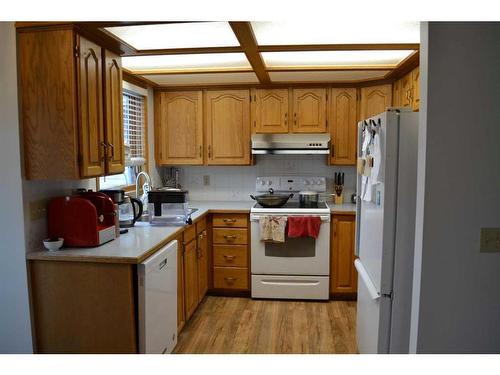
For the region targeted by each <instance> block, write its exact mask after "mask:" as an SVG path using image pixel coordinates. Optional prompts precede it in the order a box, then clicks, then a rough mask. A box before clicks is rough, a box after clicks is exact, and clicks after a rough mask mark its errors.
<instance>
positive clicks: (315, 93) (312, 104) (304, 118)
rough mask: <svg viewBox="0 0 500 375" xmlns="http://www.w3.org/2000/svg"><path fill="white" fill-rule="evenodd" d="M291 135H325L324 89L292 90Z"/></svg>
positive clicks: (325, 96)
mask: <svg viewBox="0 0 500 375" xmlns="http://www.w3.org/2000/svg"><path fill="white" fill-rule="evenodd" d="M292 96H293V122H292V132H293V133H325V132H326V131H327V126H326V98H327V95H326V89H324V88H319V89H293V90H292Z"/></svg>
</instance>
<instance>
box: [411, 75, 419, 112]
mask: <svg viewBox="0 0 500 375" xmlns="http://www.w3.org/2000/svg"><path fill="white" fill-rule="evenodd" d="M411 81H412V92H411V98H412V103H411V107H412V109H413V110H414V111H418V110H419V109H420V67H418V66H417V67H416V68H415V69H413V71H412V72H411Z"/></svg>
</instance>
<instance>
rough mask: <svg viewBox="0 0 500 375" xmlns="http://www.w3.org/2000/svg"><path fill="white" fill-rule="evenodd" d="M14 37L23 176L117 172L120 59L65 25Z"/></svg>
mask: <svg viewBox="0 0 500 375" xmlns="http://www.w3.org/2000/svg"><path fill="white" fill-rule="evenodd" d="M17 37H18V38H17V42H18V43H17V46H18V71H19V91H20V98H21V100H20V113H21V127H22V134H23V150H24V151H23V152H24V162H25V168H24V171H25V177H26V178H27V179H33V180H47V179H54V180H63V179H80V178H89V177H97V176H101V175H104V174H105V173H109V174H113V173H121V172H123V169H124V165H123V159H124V157H123V146H122V144H123V131H122V130H118V127H119V126H118V124H120V123H121V103H122V98H121V60H120V57H119V56H118V55H115V54H112V53H109V51H106V50H105V49H104V48H103V47H102V46H100V45H99V44H96V43H94V42H92V41H90V40H88V39H86V38H84V37H82V36H80V35H79V34H78V33H76V32H75V31H74V30H73V29H72V28H71V27H68V28H62V29H50V28H48V29H43V30H37V29H33V28H29V29H23V28H19V29H18V35H17ZM104 97H105V98H106V99H104ZM105 123H106V125H107V128H105ZM122 126H123V125H122Z"/></svg>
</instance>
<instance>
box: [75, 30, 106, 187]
mask: <svg viewBox="0 0 500 375" xmlns="http://www.w3.org/2000/svg"><path fill="white" fill-rule="evenodd" d="M78 43H79V45H78V46H79V57H78V59H79V61H78V64H77V66H78V68H77V73H78V75H77V77H78V92H79V102H80V105H79V108H78V109H79V117H80V118H79V120H80V121H79V124H80V131H79V146H80V156H79V158H80V174H81V177H96V176H101V175H103V174H104V159H105V149H106V147H105V144H104V126H103V112H104V111H103V101H102V93H103V87H102V52H101V47H99V46H98V45H97V44H95V43H92V42H90V41H88V40H87V39H85V38H82V37H81V36H80V37H78Z"/></svg>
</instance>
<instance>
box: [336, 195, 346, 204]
mask: <svg viewBox="0 0 500 375" xmlns="http://www.w3.org/2000/svg"><path fill="white" fill-rule="evenodd" d="M343 203H344V194H340V195H337V194H335V204H343Z"/></svg>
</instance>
